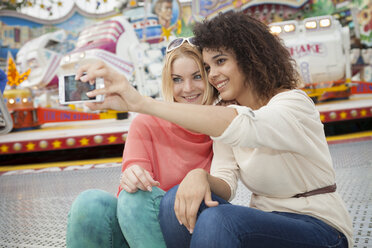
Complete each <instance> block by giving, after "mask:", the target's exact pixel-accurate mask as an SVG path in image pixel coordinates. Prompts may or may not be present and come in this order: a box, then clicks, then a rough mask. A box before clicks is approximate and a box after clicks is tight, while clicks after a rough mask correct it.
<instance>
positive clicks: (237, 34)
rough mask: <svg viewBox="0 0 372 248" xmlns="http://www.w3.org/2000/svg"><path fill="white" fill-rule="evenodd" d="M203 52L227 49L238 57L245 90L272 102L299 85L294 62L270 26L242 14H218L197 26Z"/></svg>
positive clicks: (195, 31) (199, 44)
mask: <svg viewBox="0 0 372 248" xmlns="http://www.w3.org/2000/svg"><path fill="white" fill-rule="evenodd" d="M193 31H194V34H195V44H196V45H197V46H199V47H200V49H202V50H203V49H211V50H219V49H226V50H228V51H230V52H231V51H232V52H233V53H234V54H235V57H236V60H237V64H238V66H239V67H240V69H241V71H242V72H243V73H244V75H245V84H246V86H249V87H252V88H253V89H254V90H255V92H256V94H257V95H258V96H259V97H262V98H263V99H265V100H268V99H270V98H271V97H273V96H274V95H275V94H276V93H278V91H279V90H282V89H294V88H296V87H297V84H298V81H299V74H298V72H297V70H296V69H295V61H294V60H293V59H292V58H291V56H290V53H289V51H288V50H287V49H286V48H285V47H284V45H283V44H282V41H281V40H280V39H279V38H278V37H277V36H274V35H273V34H271V33H270V30H269V28H268V26H266V25H265V24H263V23H262V22H260V21H258V20H256V19H254V18H252V17H250V16H248V15H246V14H244V13H243V12H228V13H219V14H218V16H216V17H215V18H213V19H211V20H204V22H203V23H197V24H195V26H194V29H193Z"/></svg>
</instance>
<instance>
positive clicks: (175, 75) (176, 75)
mask: <svg viewBox="0 0 372 248" xmlns="http://www.w3.org/2000/svg"><path fill="white" fill-rule="evenodd" d="M199 73H200V70H197V71H195V72H193V73H192V74H191V75H193V76H194V75H196V74H199ZM171 76H172V77H182V76H181V75H178V74H174V73H172V74H171Z"/></svg>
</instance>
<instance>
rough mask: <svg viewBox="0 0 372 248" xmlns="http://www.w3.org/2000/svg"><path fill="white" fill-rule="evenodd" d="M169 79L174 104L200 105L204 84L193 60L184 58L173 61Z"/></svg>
mask: <svg viewBox="0 0 372 248" xmlns="http://www.w3.org/2000/svg"><path fill="white" fill-rule="evenodd" d="M171 77H172V81H173V98H174V101H175V102H179V103H193V104H202V101H203V96H204V90H205V86H206V83H205V82H204V81H203V79H202V76H201V72H200V70H199V67H198V65H197V63H196V62H195V60H194V59H192V58H189V57H186V56H182V57H179V58H177V59H175V60H174V61H173V64H172V73H171Z"/></svg>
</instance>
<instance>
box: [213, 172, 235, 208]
mask: <svg viewBox="0 0 372 248" xmlns="http://www.w3.org/2000/svg"><path fill="white" fill-rule="evenodd" d="M208 182H209V185H210V187H211V191H212V192H213V193H214V194H216V195H218V196H219V197H222V198H223V199H225V200H226V201H228V200H229V199H230V196H231V189H230V186H229V185H228V184H227V183H226V182H225V181H224V180H222V179H220V178H218V177H214V176H212V175H210V174H208Z"/></svg>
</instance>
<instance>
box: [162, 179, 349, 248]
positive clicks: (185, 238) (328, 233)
mask: <svg viewBox="0 0 372 248" xmlns="http://www.w3.org/2000/svg"><path fill="white" fill-rule="evenodd" d="M177 189H178V186H176V187H174V188H172V189H171V190H169V191H168V192H167V193H166V194H165V196H164V197H163V199H162V201H161V204H160V214H159V219H160V226H161V229H162V232H163V235H164V238H165V242H166V244H167V247H169V248H172V247H213V248H218V247H249V248H267V247H275V248H291V247H293V248H305V247H306V248H321V247H324V248H325V247H333V248H346V247H347V246H348V244H347V240H346V238H345V236H344V235H343V234H342V233H340V232H338V231H337V230H336V229H334V228H333V227H331V226H329V225H327V224H326V223H324V222H323V221H321V220H318V219H316V218H314V217H311V216H308V215H302V214H294V213H286V212H264V211H261V210H258V209H254V208H249V207H244V206H237V205H232V204H230V203H229V202H227V201H225V200H223V199H221V198H219V197H217V196H215V195H213V194H212V198H213V199H214V200H216V201H218V202H219V203H220V204H219V205H218V206H217V207H212V208H208V207H206V206H205V205H204V203H202V204H201V206H200V209H199V212H198V219H197V222H196V225H195V228H194V232H193V234H192V235H191V234H190V233H189V232H188V231H187V229H186V228H185V227H184V226H181V225H180V224H179V222H178V220H177V219H176V216H175V213H174V200H175V196H176V193H177Z"/></svg>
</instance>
